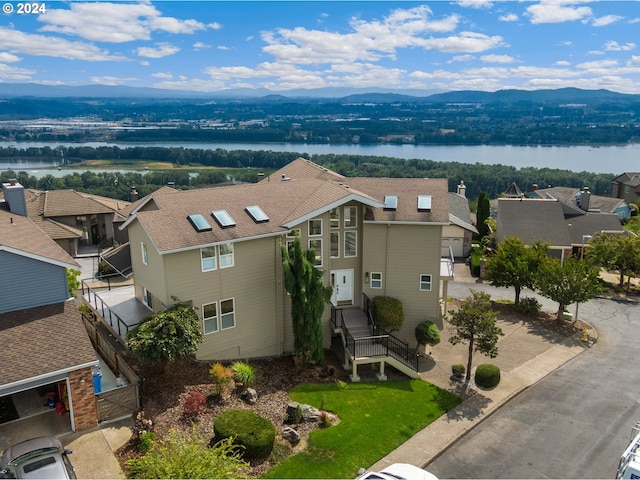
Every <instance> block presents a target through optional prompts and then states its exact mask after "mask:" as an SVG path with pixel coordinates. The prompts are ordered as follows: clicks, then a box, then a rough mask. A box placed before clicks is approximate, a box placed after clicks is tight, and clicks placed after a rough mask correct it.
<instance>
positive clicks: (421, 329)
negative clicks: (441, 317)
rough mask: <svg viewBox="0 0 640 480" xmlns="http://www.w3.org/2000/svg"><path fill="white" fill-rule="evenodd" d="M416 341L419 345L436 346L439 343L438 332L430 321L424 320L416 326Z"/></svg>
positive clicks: (436, 327)
mask: <svg viewBox="0 0 640 480" xmlns="http://www.w3.org/2000/svg"><path fill="white" fill-rule="evenodd" d="M415 335H416V340H417V341H418V344H420V345H437V344H439V343H440V330H439V329H438V326H437V325H436V324H435V323H433V322H432V321H431V320H425V321H424V322H421V323H419V324H418V325H417V326H416V331H415Z"/></svg>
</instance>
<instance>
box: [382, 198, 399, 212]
mask: <svg viewBox="0 0 640 480" xmlns="http://www.w3.org/2000/svg"><path fill="white" fill-rule="evenodd" d="M396 208H398V196H397V195H385V196H384V209H385V210H395V209H396Z"/></svg>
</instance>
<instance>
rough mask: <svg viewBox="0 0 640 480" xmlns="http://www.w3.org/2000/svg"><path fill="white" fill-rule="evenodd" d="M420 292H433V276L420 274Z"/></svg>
mask: <svg viewBox="0 0 640 480" xmlns="http://www.w3.org/2000/svg"><path fill="white" fill-rule="evenodd" d="M420 291H421V292H430V291H431V275H430V274H427V273H421V274H420Z"/></svg>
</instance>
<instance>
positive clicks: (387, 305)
mask: <svg viewBox="0 0 640 480" xmlns="http://www.w3.org/2000/svg"><path fill="white" fill-rule="evenodd" d="M373 304H374V307H375V312H376V313H375V314H376V322H377V323H378V324H379V325H380V326H381V327H382V328H383V329H385V330H386V331H388V332H393V331H396V330H400V329H401V328H402V323H403V322H404V312H403V311H402V302H401V301H400V300H398V299H397V298H393V297H383V296H378V297H374V298H373Z"/></svg>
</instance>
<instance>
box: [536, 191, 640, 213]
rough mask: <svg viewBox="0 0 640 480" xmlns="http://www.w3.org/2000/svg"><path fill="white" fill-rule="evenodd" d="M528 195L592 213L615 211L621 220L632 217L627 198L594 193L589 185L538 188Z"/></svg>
mask: <svg viewBox="0 0 640 480" xmlns="http://www.w3.org/2000/svg"><path fill="white" fill-rule="evenodd" d="M526 197H527V198H546V199H550V200H558V201H560V202H563V203H566V204H567V205H572V206H574V207H576V208H579V209H580V210H583V211H585V212H590V213H615V214H616V215H617V216H618V218H619V219H620V221H626V220H628V219H629V218H631V208H630V207H629V203H628V202H627V201H626V200H625V199H623V198H615V197H604V196H602V195H593V194H592V193H591V192H590V191H589V188H588V187H583V188H571V187H549V188H540V189H537V188H536V189H534V190H532V191H531V192H529V193H527V194H526Z"/></svg>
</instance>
